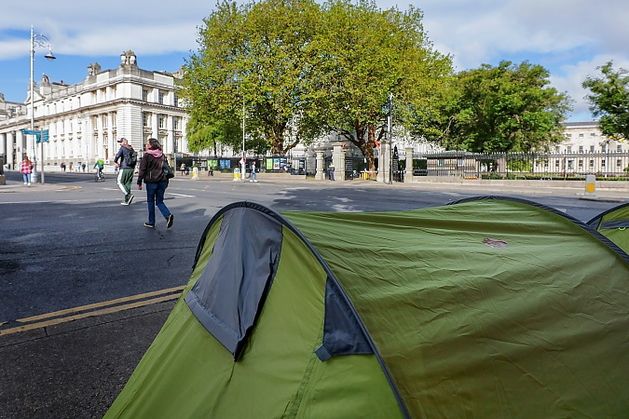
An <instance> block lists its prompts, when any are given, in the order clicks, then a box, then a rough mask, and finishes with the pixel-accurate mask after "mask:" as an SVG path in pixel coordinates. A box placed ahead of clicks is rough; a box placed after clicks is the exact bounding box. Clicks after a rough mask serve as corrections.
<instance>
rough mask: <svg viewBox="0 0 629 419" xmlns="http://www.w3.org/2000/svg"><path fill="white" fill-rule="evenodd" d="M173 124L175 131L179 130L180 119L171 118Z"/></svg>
mask: <svg viewBox="0 0 629 419" xmlns="http://www.w3.org/2000/svg"><path fill="white" fill-rule="evenodd" d="M173 123H174V125H175V129H176V130H181V118H180V117H178V116H176V117H174V118H173Z"/></svg>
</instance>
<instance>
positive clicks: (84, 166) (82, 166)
mask: <svg viewBox="0 0 629 419" xmlns="http://www.w3.org/2000/svg"><path fill="white" fill-rule="evenodd" d="M81 168H82V169H83V173H85V168H86V165H85V163H83V164H82V165H81Z"/></svg>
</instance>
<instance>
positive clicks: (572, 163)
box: [568, 160, 574, 170]
mask: <svg viewBox="0 0 629 419" xmlns="http://www.w3.org/2000/svg"><path fill="white" fill-rule="evenodd" d="M572 169H574V160H568V170H572Z"/></svg>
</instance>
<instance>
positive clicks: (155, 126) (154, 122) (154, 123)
mask: <svg viewBox="0 0 629 419" xmlns="http://www.w3.org/2000/svg"><path fill="white" fill-rule="evenodd" d="M158 116H159V115H158V114H157V113H155V112H153V113H151V137H153V138H157V139H158V140H159V119H158Z"/></svg>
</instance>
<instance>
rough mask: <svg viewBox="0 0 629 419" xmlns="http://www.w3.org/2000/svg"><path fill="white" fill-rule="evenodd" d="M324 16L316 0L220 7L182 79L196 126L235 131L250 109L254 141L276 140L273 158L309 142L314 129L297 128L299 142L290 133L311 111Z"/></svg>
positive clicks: (272, 142) (206, 25) (272, 144)
mask: <svg viewBox="0 0 629 419" xmlns="http://www.w3.org/2000/svg"><path fill="white" fill-rule="evenodd" d="M319 18H320V9H319V6H318V5H317V4H316V3H314V2H313V1H310V0H265V1H262V2H258V3H255V2H253V3H249V4H246V5H243V6H237V5H236V3H235V2H231V1H224V2H222V3H219V4H218V5H217V7H216V10H215V11H214V12H213V13H212V14H211V15H210V16H209V17H208V18H206V19H205V20H204V25H203V27H202V28H201V29H200V38H199V45H200V49H199V51H198V52H197V53H195V54H193V55H192V56H191V57H190V59H189V62H188V63H187V64H186V66H185V71H184V77H183V81H182V96H183V97H184V98H185V99H186V100H187V103H188V107H189V109H195V113H196V120H197V121H196V122H197V123H201V124H203V123H205V124H206V125H219V126H229V125H230V121H233V120H234V119H238V118H239V117H240V116H241V115H242V112H245V113H246V126H247V128H246V132H247V136H248V137H250V138H252V140H253V141H254V142H255V141H256V140H259V139H264V140H265V141H268V143H269V145H270V148H271V149H272V152H273V153H276V154H284V153H285V152H286V151H287V150H289V149H290V148H292V147H294V145H295V144H296V143H297V142H299V141H305V142H307V141H308V140H309V138H307V137H306V135H307V134H309V133H310V134H312V130H311V129H310V128H309V129H307V130H299V129H297V130H296V131H295V133H296V134H295V135H294V136H293V137H292V138H291V137H288V135H287V132H288V128H289V124H290V123H291V122H293V123H297V124H299V121H300V119H296V118H295V115H299V113H300V112H301V109H302V107H303V104H302V96H303V88H304V79H305V77H306V75H305V74H304V69H305V68H306V65H305V60H306V58H307V56H306V52H307V49H308V45H309V43H310V42H311V40H312V38H313V36H314V33H315V31H316V28H317V27H318V26H319V25H318V23H319ZM302 133H304V135H301V134H302ZM287 139H288V140H289V141H290V142H289V143H288V144H286V143H285V141H286V140H287ZM209 145H210V144H208V146H209Z"/></svg>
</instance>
